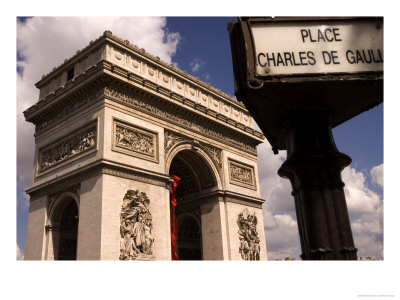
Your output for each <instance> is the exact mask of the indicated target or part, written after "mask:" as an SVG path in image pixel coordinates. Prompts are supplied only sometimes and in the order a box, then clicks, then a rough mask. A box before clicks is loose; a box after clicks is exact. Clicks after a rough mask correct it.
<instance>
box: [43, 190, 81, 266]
mask: <svg viewBox="0 0 400 300" xmlns="http://www.w3.org/2000/svg"><path fill="white" fill-rule="evenodd" d="M78 222H79V210H78V205H77V203H76V201H75V199H74V198H73V197H68V196H67V197H64V198H62V199H59V200H58V201H57V203H56V207H54V209H53V210H52V213H51V217H50V223H51V225H49V226H47V229H48V230H49V233H50V235H49V239H50V241H49V246H48V252H49V254H48V259H54V260H76V259H77V243H78Z"/></svg>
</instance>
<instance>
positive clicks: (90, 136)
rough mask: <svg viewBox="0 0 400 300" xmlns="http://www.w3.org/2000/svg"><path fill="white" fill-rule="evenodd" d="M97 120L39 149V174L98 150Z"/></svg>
mask: <svg viewBox="0 0 400 300" xmlns="http://www.w3.org/2000/svg"><path fill="white" fill-rule="evenodd" d="M96 141H97V122H96V123H92V124H90V125H88V126H85V127H84V128H82V129H80V130H78V131H75V132H74V133H73V134H70V135H67V136H65V137H64V138H62V139H60V140H58V141H57V142H54V143H52V144H51V145H49V146H46V147H44V148H42V149H40V150H39V159H38V168H37V175H41V174H42V173H43V172H45V171H47V170H49V169H53V168H55V167H56V166H60V165H64V163H66V162H70V161H72V160H73V159H76V158H78V157H81V156H82V155H83V154H87V153H89V152H92V151H95V150H96Z"/></svg>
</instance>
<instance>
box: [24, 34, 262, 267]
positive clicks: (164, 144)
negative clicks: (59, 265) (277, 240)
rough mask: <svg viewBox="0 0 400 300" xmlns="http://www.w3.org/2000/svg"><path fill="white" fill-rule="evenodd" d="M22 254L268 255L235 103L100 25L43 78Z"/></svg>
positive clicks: (250, 148) (251, 155) (248, 136)
mask: <svg viewBox="0 0 400 300" xmlns="http://www.w3.org/2000/svg"><path fill="white" fill-rule="evenodd" d="M36 87H37V88H38V89H39V90H40V95H39V101H38V102H37V103H36V104H35V105H33V106H32V107H30V108H29V109H27V110H26V111H25V112H24V115H25V118H26V120H27V121H28V122H31V123H33V124H34V125H35V161H34V175H33V184H32V187H31V188H30V189H29V190H27V193H28V194H29V196H30V208H29V220H28V230H27V237H26V249H25V259H27V260H170V259H171V227H170V223H171V219H170V209H171V205H170V193H169V189H170V185H171V182H172V181H173V180H172V179H171V176H170V175H171V174H173V175H176V176H178V177H179V178H181V180H180V182H179V185H178V188H177V190H176V200H177V206H176V208H175V214H176V220H177V223H178V239H177V249H176V253H177V254H178V257H179V259H180V260H265V259H267V252H266V244H265V236H264V227H263V217H262V209H261V205H262V203H263V202H264V201H263V200H262V199H261V198H260V189H259V182H258V171H257V152H256V146H257V145H258V144H260V143H261V142H263V140H264V136H263V135H262V134H261V133H260V132H257V131H255V130H254V129H253V125H252V119H251V117H250V115H249V113H248V111H247V110H246V108H245V107H244V105H243V104H241V103H239V102H238V101H237V100H236V99H234V98H232V97H230V96H228V95H226V94H224V93H223V92H221V91H220V90H217V89H215V88H213V87H211V86H210V85H209V84H206V83H204V82H201V81H200V80H198V79H197V78H195V77H192V76H190V75H188V74H187V73H186V72H183V71H181V70H179V69H177V68H176V67H174V66H173V65H172V64H167V63H165V62H163V61H161V60H160V58H158V57H154V56H152V55H150V54H148V53H147V52H145V50H144V49H139V48H138V47H136V46H134V45H132V44H130V43H129V42H128V41H127V40H123V39H120V38H118V37H116V36H114V35H113V34H112V33H111V32H109V31H106V32H104V34H103V35H101V36H100V37H99V38H98V39H96V40H95V41H91V42H90V44H89V45H88V46H87V47H86V48H84V49H82V50H79V51H77V53H76V54H75V55H74V56H73V57H71V58H69V59H66V60H65V61H64V63H63V64H61V65H60V66H58V67H56V68H54V69H53V70H52V71H51V72H50V73H49V74H47V75H45V76H43V77H42V79H41V80H40V81H39V82H38V83H37V84H36Z"/></svg>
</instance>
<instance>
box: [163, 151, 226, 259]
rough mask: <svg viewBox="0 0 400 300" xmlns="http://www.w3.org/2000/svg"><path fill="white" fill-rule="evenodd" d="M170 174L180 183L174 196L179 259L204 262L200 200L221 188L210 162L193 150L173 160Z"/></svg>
mask: <svg viewBox="0 0 400 300" xmlns="http://www.w3.org/2000/svg"><path fill="white" fill-rule="evenodd" d="M169 174H173V175H176V176H178V177H179V178H180V179H181V180H180V181H179V184H178V187H177V189H176V192H175V198H176V200H177V206H176V207H175V215H176V218H177V221H178V239H177V249H176V252H177V254H178V259H179V260H202V259H203V244H202V224H201V198H202V194H207V193H209V192H211V191H213V190H215V189H216V188H217V187H218V183H217V178H216V177H215V174H214V172H213V169H212V168H211V167H210V165H209V162H207V161H206V159H205V158H203V157H202V156H201V155H200V154H199V153H197V152H196V151H194V150H191V149H190V150H189V149H185V150H182V151H180V152H178V153H177V154H176V155H175V156H174V158H173V159H172V161H171V165H170V168H169Z"/></svg>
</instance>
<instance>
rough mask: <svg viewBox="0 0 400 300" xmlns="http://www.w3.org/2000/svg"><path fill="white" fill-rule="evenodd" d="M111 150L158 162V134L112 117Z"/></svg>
mask: <svg viewBox="0 0 400 300" xmlns="http://www.w3.org/2000/svg"><path fill="white" fill-rule="evenodd" d="M113 129H114V134H113V144H112V150H114V151H118V152H122V153H125V154H128V155H132V156H135V157H139V158H143V159H147V160H151V161H154V162H158V134H157V133H156V132H153V131H149V130H147V129H144V128H141V127H138V126H135V125H133V124H129V123H127V122H123V121H120V120H116V119H114V121H113Z"/></svg>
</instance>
